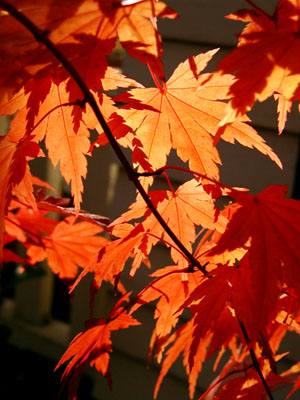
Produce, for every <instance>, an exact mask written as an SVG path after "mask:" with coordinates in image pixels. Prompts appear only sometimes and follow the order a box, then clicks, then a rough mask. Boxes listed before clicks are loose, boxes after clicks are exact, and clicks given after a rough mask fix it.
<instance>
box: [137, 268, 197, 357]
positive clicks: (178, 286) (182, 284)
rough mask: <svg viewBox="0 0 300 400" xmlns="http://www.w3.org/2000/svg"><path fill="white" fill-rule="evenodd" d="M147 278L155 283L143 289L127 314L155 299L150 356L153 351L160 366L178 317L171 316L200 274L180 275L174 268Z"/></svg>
mask: <svg viewBox="0 0 300 400" xmlns="http://www.w3.org/2000/svg"><path fill="white" fill-rule="evenodd" d="M150 276H151V277H155V278H156V279H155V281H154V282H151V283H150V284H149V285H148V286H147V287H146V288H145V289H143V291H142V293H141V295H138V298H137V301H136V303H135V305H134V306H133V307H132V308H131V310H130V313H133V312H135V311H136V310H137V309H138V308H139V307H141V306H142V305H144V304H146V303H149V302H150V301H153V300H156V299H158V298H159V301H158V303H157V304H156V307H155V313H154V318H155V319H157V321H156V326H155V328H154V330H153V334H152V338H151V346H150V353H152V351H153V349H154V348H155V347H156V357H157V360H158V362H160V361H161V356H162V352H163V351H164V347H165V343H166V341H167V339H168V337H169V334H170V332H171V330H172V328H174V327H175V326H176V324H177V322H178V318H179V316H180V313H176V314H175V313H174V311H176V310H178V309H179V308H180V306H181V305H182V304H183V303H184V301H185V299H186V297H187V296H188V295H189V294H190V293H191V292H192V291H193V290H194V289H195V287H197V286H198V285H199V282H200V281H201V279H202V278H203V274H202V272H200V271H195V272H194V273H192V274H190V273H189V274H183V273H181V272H180V269H179V268H178V266H177V265H176V266H173V265H172V266H169V267H165V268H162V269H160V270H159V271H156V272H154V273H153V274H151V275H150Z"/></svg>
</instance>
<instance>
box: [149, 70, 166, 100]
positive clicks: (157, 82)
mask: <svg viewBox="0 0 300 400" xmlns="http://www.w3.org/2000/svg"><path fill="white" fill-rule="evenodd" d="M147 65H148V68H149V71H150V74H151V76H152V79H153V81H154V83H155V85H156V87H157V89H158V90H159V91H160V93H164V89H163V87H162V86H161V84H160V82H159V80H158V78H157V76H156V74H155V72H154V71H153V69H152V68H151V65H150V64H149V63H148V64H147Z"/></svg>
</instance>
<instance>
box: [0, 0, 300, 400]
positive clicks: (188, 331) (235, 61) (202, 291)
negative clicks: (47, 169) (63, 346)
mask: <svg viewBox="0 0 300 400" xmlns="http://www.w3.org/2000/svg"><path fill="white" fill-rule="evenodd" d="M246 5H248V8H245V9H243V10H239V11H237V12H235V13H233V14H230V15H229V16H227V18H229V19H232V20H239V21H242V22H244V23H245V28H244V30H243V31H242V33H241V34H240V36H239V41H238V45H237V47H236V48H235V49H234V50H233V51H232V52H231V53H229V54H228V55H227V56H225V57H224V58H223V60H221V62H220V63H219V65H218V67H217V69H216V71H214V72H210V73H207V72H205V71H204V70H205V68H206V66H207V64H208V63H209V62H210V60H211V59H212V58H213V56H214V55H215V53H216V52H217V51H218V50H217V49H212V50H210V51H208V52H206V53H202V54H198V55H197V56H191V57H189V58H188V59H187V60H186V61H184V62H182V63H181V64H179V65H178V67H177V68H176V69H175V70H174V72H173V74H172V75H171V77H170V78H169V79H168V80H166V79H165V74H164V68H163V50H162V42H161V36H160V34H159V32H158V30H157V23H156V22H157V19H159V18H169V19H174V18H177V17H178V15H177V14H176V12H175V11H174V10H172V9H170V8H169V7H168V6H167V5H166V4H165V3H164V2H162V1H155V0H140V1H122V0H103V1H102V0H98V1H96V0H64V1H56V0H45V1H42V2H36V1H34V0H15V1H9V2H6V1H0V58H1V62H0V113H1V115H11V116H12V115H13V118H12V120H11V123H10V128H9V131H8V132H7V133H6V132H4V133H1V136H0V261H1V263H3V262H8V261H9V262H11V261H13V262H17V263H23V265H24V267H25V268H32V266H34V265H35V264H36V263H37V262H40V261H43V260H47V262H48V265H49V268H51V270H52V271H53V273H55V274H57V275H58V277H59V278H61V279H64V280H67V281H68V282H69V283H70V291H72V290H73V289H74V288H75V287H76V285H77V284H78V282H80V280H81V279H82V277H83V276H85V275H86V274H88V273H91V274H92V275H93V284H92V289H93V290H92V292H91V293H92V294H91V296H92V298H91V313H90V316H87V318H88V320H87V322H86V329H85V331H83V332H81V333H79V334H78V335H77V336H76V337H75V338H74V339H73V341H72V342H71V343H70V345H69V348H68V349H67V351H66V353H65V354H64V355H63V356H62V358H61V360H60V361H59V363H58V367H59V366H62V365H65V363H67V365H66V367H65V371H64V373H63V377H62V385H63V386H64V385H66V384H67V385H68V387H69V389H68V390H69V399H75V398H76V390H77V387H78V384H79V381H80V377H81V375H82V373H83V372H84V370H85V367H86V366H87V365H88V364H89V365H91V366H94V367H95V368H96V369H97V370H98V371H99V372H101V373H102V374H103V375H104V376H105V377H106V378H107V379H108V382H109V383H110V381H111V376H110V369H109V363H110V353H111V352H112V349H113V344H112V341H111V332H112V331H117V330H119V329H126V328H128V327H130V326H135V325H139V324H140V322H139V321H138V320H137V319H136V317H135V314H134V313H135V312H136V311H137V310H138V309H140V307H142V306H143V305H145V304H147V303H149V302H152V301H156V306H155V312H154V319H155V327H154V330H153V333H152V337H151V342H150V353H152V355H153V356H154V358H156V360H157V362H158V363H160V364H161V372H160V374H159V377H158V380H157V384H156V386H155V389H154V398H156V397H157V395H158V391H159V387H160V385H161V383H162V380H163V378H164V377H165V375H166V374H167V373H168V371H169V369H170V368H171V366H172V364H173V363H174V361H175V360H176V359H177V358H178V357H179V355H180V354H181V353H182V355H183V364H184V367H185V370H186V373H187V375H188V385H189V395H190V398H193V397H194V392H195V388H196V385H197V382H198V375H199V373H200V372H201V369H202V365H203V363H205V362H206V360H207V359H208V358H209V357H211V356H212V355H213V354H216V355H217V361H216V364H218V363H219V362H220V359H221V358H222V357H224V358H225V357H227V361H226V363H225V365H224V367H223V369H222V370H221V372H220V373H219V375H218V376H217V377H216V379H215V380H214V382H213V383H212V384H211V385H210V387H209V388H207V390H206V392H205V393H204V394H203V395H202V396H201V399H206V400H208V399H212V398H214V399H234V398H238V399H255V400H256V399H273V394H272V393H273V392H274V391H276V390H277V389H278V388H280V387H282V386H289V387H290V391H289V394H288V395H287V398H288V397H289V396H291V395H292V394H293V393H294V392H295V391H296V390H298V389H299V387H300V361H299V362H298V363H296V364H295V365H293V366H292V367H291V368H290V369H288V370H285V371H283V372H278V370H277V361H278V360H280V359H281V358H282V357H284V356H286V354H281V351H280V343H281V341H282V340H283V338H284V337H285V336H286V335H287V334H288V332H290V331H293V332H295V333H297V334H300V280H299V276H300V247H299V240H300V202H299V201H297V200H293V199H288V198H286V193H287V189H286V187H284V186H279V185H277V186H276V185H272V186H269V187H267V188H265V189H264V190H263V191H262V192H261V193H258V194H256V195H252V194H249V192H248V191H247V189H244V188H236V187H230V186H228V185H225V184H223V183H221V182H220V181H219V166H220V164H221V162H222V160H221V158H220V155H219V153H218V150H217V147H216V145H217V143H218V141H219V140H224V141H227V142H230V143H236V142H238V143H239V144H241V145H243V146H247V147H249V148H255V149H256V150H258V151H259V152H261V153H262V154H264V155H266V156H268V157H269V158H270V159H271V160H272V161H273V162H275V163H276V164H277V165H278V167H280V168H282V164H281V161H280V159H279V157H278V156H277V155H276V154H275V153H274V151H273V150H272V149H271V148H270V147H269V145H268V144H267V143H266V142H265V140H264V139H263V138H262V137H261V136H260V135H259V133H258V132H256V130H255V129H254V128H253V127H252V126H251V121H250V119H249V117H248V116H247V115H246V113H247V112H248V111H250V110H251V108H252V107H253V105H254V103H255V102H256V101H259V102H262V101H264V100H266V99H267V98H269V97H270V96H274V98H275V99H276V101H278V131H279V133H282V132H283V130H284V126H285V123H286V120H287V114H288V112H290V110H291V106H292V103H293V102H294V101H297V100H299V99H300V89H299V88H300V79H299V77H300V63H299V57H298V54H300V2H299V0H280V1H279V2H278V4H277V5H276V7H275V9H274V12H273V14H268V13H266V12H265V11H264V10H262V9H261V8H260V7H258V6H257V5H256V4H255V3H254V2H253V1H250V0H249V1H245V6H246ZM116 43H119V44H120V45H121V46H122V47H123V48H124V49H125V51H127V52H128V54H129V55H130V56H131V57H133V58H136V59H137V60H138V61H139V62H140V63H142V64H145V68H146V67H148V69H149V73H150V74H151V76H152V78H153V82H154V85H153V87H147V88H146V87H144V86H143V85H142V84H141V83H139V82H137V81H135V80H133V79H131V78H129V77H126V76H124V75H122V74H121V73H119V72H118V71H116V70H114V69H113V68H112V67H110V66H109V64H108V61H107V56H108V55H110V54H111V53H112V52H113V50H114V48H115V46H116ZM120 88H121V92H120V93H119V94H118V95H117V96H115V97H112V96H111V95H110V92H111V91H112V90H116V89H120ZM91 131H93V132H97V138H96V139H94V140H93V141H92V140H91V134H90V133H91ZM104 145H111V146H112V148H113V150H114V151H115V153H116V155H117V156H118V158H119V160H120V162H121V163H122V165H123V167H124V169H125V171H126V173H127V175H128V185H132V184H133V185H135V188H136V192H137V197H136V200H135V201H134V202H133V204H131V205H130V207H129V208H128V210H127V211H125V212H124V213H123V214H122V215H120V216H119V217H118V218H117V219H116V220H114V221H110V220H109V219H108V218H106V217H101V216H98V215H93V214H90V213H88V212H87V211H83V210H82V209H81V203H82V193H83V191H84V179H85V178H86V175H87V173H88V170H87V156H93V154H94V152H95V151H101V147H102V146H104ZM123 147H124V148H128V149H129V150H130V152H131V155H132V162H129V161H128V159H127V158H126V157H125V155H124V153H123V150H122V148H123ZM99 148H100V149H99ZM96 149H97V150H96ZM172 149H173V150H174V151H175V152H176V156H177V157H178V161H179V163H178V165H180V162H182V165H184V164H183V163H187V164H186V166H185V167H183V166H182V167H178V166H174V165H168V164H167V160H168V156H169V154H170V151H171V150H172ZM175 152H174V153H175ZM36 157H49V159H50V160H51V162H52V164H53V165H54V166H56V165H58V164H59V169H60V172H61V175H62V177H63V178H64V180H65V181H66V183H68V184H70V188H71V195H72V198H73V204H74V207H70V206H69V204H68V202H67V201H66V199H61V198H55V197H53V196H49V195H48V196H47V194H46V191H47V190H48V189H51V187H50V186H49V184H48V183H47V182H43V181H41V179H39V178H37V177H35V176H33V175H32V174H31V171H30V162H31V161H32V160H33V159H35V158H36ZM170 170H173V172H174V170H175V171H176V170H177V171H185V172H186V173H187V174H186V176H189V178H188V179H187V180H186V181H185V182H183V183H182V184H181V185H180V186H179V187H178V188H177V190H175V189H174V188H173V186H172V183H171V181H170V179H169V175H168V174H169V171H170ZM158 175H163V176H164V177H165V179H166V183H167V185H168V189H167V190H162V189H161V190H155V189H153V187H154V186H153V185H154V183H155V178H156V177H157V176H158ZM100 184H101V183H100ZM246 184H247V182H245V185H246ZM90 195H91V196H93V193H91V194H90ZM219 198H223V199H225V198H226V199H229V200H230V201H227V203H226V204H227V205H226V206H224V207H220V206H219V204H220V202H219V201H218V199H219ZM223 204H224V202H223ZM53 212H54V213H57V214H59V215H60V219H58V218H56V219H53V218H52V217H51V215H53ZM49 213H52V214H49ZM199 232H200V233H199ZM14 241H17V242H20V243H21V244H22V245H23V247H24V248H25V253H24V254H25V256H22V257H21V256H20V255H19V254H15V253H13V252H12V250H11V249H9V248H7V245H8V244H9V243H12V242H14ZM160 242H161V243H163V244H164V245H165V247H166V248H167V249H168V250H169V252H170V258H171V260H172V265H161V266H160V268H159V269H156V270H155V271H154V272H152V273H151V274H150V277H151V278H152V280H151V282H150V283H149V284H148V285H147V286H146V287H144V289H143V290H141V291H140V292H139V293H138V294H137V295H136V296H132V295H131V293H130V292H129V291H128V290H127V289H126V281H125V279H124V278H123V276H124V274H122V272H123V270H124V268H128V266H129V267H130V277H134V275H135V273H136V271H137V269H139V268H140V266H141V264H142V263H147V265H149V264H150V261H149V257H150V259H151V252H152V249H153V248H154V247H155V246H156V245H157V244H158V243H160ZM103 281H106V282H109V283H110V284H111V285H112V286H113V287H114V288H115V290H116V292H118V293H119V295H120V296H119V299H118V300H117V302H116V304H115V306H114V307H113V309H112V310H111V311H110V313H109V315H108V317H107V318H95V317H94V316H93V308H92V304H93V293H94V292H95V291H98V290H101V285H102V283H103ZM184 310H188V312H186V315H187V316H184V317H183V316H182V313H183V312H184ZM226 350H227V351H226ZM225 351H226V353H225ZM112 378H113V377H112Z"/></svg>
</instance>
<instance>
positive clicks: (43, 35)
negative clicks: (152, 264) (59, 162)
mask: <svg viewBox="0 0 300 400" xmlns="http://www.w3.org/2000/svg"><path fill="white" fill-rule="evenodd" d="M0 7H1V8H3V9H4V10H6V11H7V12H9V13H10V14H11V15H12V17H13V18H15V19H16V20H18V21H19V22H20V23H21V24H22V25H24V26H25V27H26V28H27V29H28V30H29V31H30V32H31V33H32V34H33V36H34V37H35V39H36V41H37V42H40V43H43V44H44V45H45V46H46V47H47V48H48V50H50V52H51V53H52V54H53V55H54V56H55V57H56V58H57V60H59V61H60V62H61V63H62V65H63V66H64V67H65V69H66V70H67V71H68V72H69V74H70V75H71V77H72V78H73V79H74V81H75V82H76V83H77V85H78V86H79V88H80V90H81V91H82V93H83V95H84V99H83V101H84V102H86V103H88V104H89V105H90V107H91V108H92V110H93V112H94V114H95V116H96V117H97V119H98V121H99V123H100V125H101V127H102V129H103V131H104V133H105V135H106V137H107V139H108V140H109V142H110V144H111V146H112V148H113V150H114V152H115V154H116V155H117V157H118V158H119V160H120V162H121V163H122V165H123V167H124V168H125V170H126V172H127V176H128V179H129V180H130V181H132V182H133V184H134V185H135V187H136V189H137V190H138V191H139V193H140V195H141V196H142V198H143V199H144V201H145V203H146V204H147V206H148V207H149V209H150V211H151V212H152V214H153V215H154V216H155V218H156V219H157V221H158V222H159V223H160V225H161V226H162V227H163V229H164V230H165V231H166V232H167V234H168V235H169V236H170V237H171V239H172V240H173V242H174V243H175V244H176V246H178V248H179V249H180V250H181V251H182V252H183V253H184V254H185V255H186V257H187V258H188V260H189V262H190V264H191V266H196V267H197V268H198V269H199V270H200V271H201V272H202V273H203V274H204V275H206V274H207V271H206V270H205V268H203V267H202V265H201V264H200V263H199V261H198V260H196V259H195V257H194V256H193V254H192V253H190V252H189V251H188V249H187V248H186V247H185V246H184V245H183V244H182V243H181V241H180V240H179V239H178V237H177V236H176V235H175V233H174V232H173V231H172V230H171V229H170V227H169V226H168V224H167V223H166V222H165V220H164V219H163V218H162V216H161V215H160V213H159V212H158V211H157V209H156V208H155V206H154V205H153V203H152V201H151V200H150V198H149V196H148V194H147V193H146V191H145V190H144V188H143V186H142V185H141V183H140V181H139V180H138V177H137V175H136V172H135V171H134V169H133V168H132V166H131V165H130V163H129V162H128V160H127V158H126V157H125V155H124V154H123V151H122V150H121V148H120V146H119V144H118V142H117V141H116V139H115V138H114V136H113V134H112V132H111V130H110V128H109V126H108V125H107V123H106V121H105V119H104V117H103V115H102V113H101V111H100V109H99V107H98V105H97V102H96V100H95V98H94V96H93V94H92V93H91V92H90V90H89V88H88V87H87V85H86V83H85V82H84V80H83V79H82V77H81V75H80V74H79V73H78V72H77V70H76V69H75V68H74V66H73V65H72V63H71V62H70V61H69V60H68V59H67V58H66V57H65V56H64V54H63V53H62V52H61V51H60V50H59V49H58V47H57V46H56V45H55V44H54V43H53V42H52V41H51V40H50V39H49V37H48V34H47V32H45V31H43V30H41V29H39V28H38V27H37V26H36V25H35V24H34V23H33V22H32V21H31V20H30V19H28V18H27V17H26V16H25V15H24V14H23V13H22V12H20V11H18V10H17V9H16V8H15V7H14V6H13V5H11V4H9V3H7V2H6V1H0ZM150 71H151V69H150Z"/></svg>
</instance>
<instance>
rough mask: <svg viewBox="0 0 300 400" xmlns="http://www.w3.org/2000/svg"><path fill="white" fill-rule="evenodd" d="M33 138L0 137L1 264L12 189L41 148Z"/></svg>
mask: <svg viewBox="0 0 300 400" xmlns="http://www.w3.org/2000/svg"><path fill="white" fill-rule="evenodd" d="M31 139H32V138H31V137H25V138H24V139H23V140H22V141H20V142H19V143H18V142H15V141H13V140H12V138H11V137H10V136H9V135H6V136H3V137H0V170H1V174H0V262H1V261H2V247H3V234H4V230H5V226H4V216H5V214H6V212H7V208H8V206H9V203H10V200H11V193H12V188H13V187H15V186H16V185H18V184H19V183H20V182H21V181H22V179H23V177H24V175H25V173H26V171H27V168H28V166H27V159H26V157H28V156H30V157H35V156H36V155H37V154H38V152H39V146H38V145H37V144H36V143H34V142H33V141H32V140H31Z"/></svg>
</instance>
